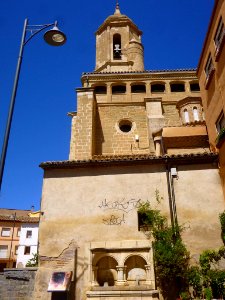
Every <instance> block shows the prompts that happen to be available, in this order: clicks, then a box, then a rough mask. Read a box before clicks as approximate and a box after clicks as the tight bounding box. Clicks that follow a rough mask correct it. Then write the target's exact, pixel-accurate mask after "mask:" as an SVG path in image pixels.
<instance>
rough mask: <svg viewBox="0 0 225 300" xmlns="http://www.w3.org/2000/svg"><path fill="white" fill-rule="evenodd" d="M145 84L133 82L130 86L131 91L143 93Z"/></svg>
mask: <svg viewBox="0 0 225 300" xmlns="http://www.w3.org/2000/svg"><path fill="white" fill-rule="evenodd" d="M145 92H146V88H145V84H133V85H132V86H131V93H145Z"/></svg>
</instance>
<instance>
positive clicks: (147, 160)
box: [39, 152, 218, 170]
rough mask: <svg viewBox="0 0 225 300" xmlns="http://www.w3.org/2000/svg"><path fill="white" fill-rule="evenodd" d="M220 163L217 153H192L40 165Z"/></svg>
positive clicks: (72, 167)
mask: <svg viewBox="0 0 225 300" xmlns="http://www.w3.org/2000/svg"><path fill="white" fill-rule="evenodd" d="M206 163H218V154H216V153H212V152H210V153H207V152H206V153H192V154H177V155H175V154H174V155H163V156H155V155H148V154H145V155H141V154H139V155H124V156H123V155H121V156H116V155H113V156H102V155H99V156H94V157H93V158H91V159H86V160H66V161H48V162H43V163H41V164H40V165H39V167H41V168H42V169H44V170H48V169H74V168H87V167H106V166H107V167H108V166H130V165H135V166H137V165H145V166H146V165H152V164H161V165H167V164H177V165H179V164H180V165H191V164H206Z"/></svg>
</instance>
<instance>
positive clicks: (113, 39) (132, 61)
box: [95, 2, 144, 72]
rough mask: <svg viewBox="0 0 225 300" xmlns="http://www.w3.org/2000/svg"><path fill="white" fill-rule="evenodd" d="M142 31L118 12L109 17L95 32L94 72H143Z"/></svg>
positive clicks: (118, 9) (117, 5) (117, 9)
mask: <svg viewBox="0 0 225 300" xmlns="http://www.w3.org/2000/svg"><path fill="white" fill-rule="evenodd" d="M141 35H142V31H140V30H139V29H138V27H137V26H136V25H135V24H134V23H133V21H132V20H131V19H130V18H128V17H127V16H125V15H122V14H121V12H120V8H119V4H118V2H117V4H116V9H115V13H114V14H113V15H111V16H109V17H108V18H107V19H106V20H105V21H104V22H103V24H102V25H101V26H100V27H99V28H98V30H97V32H96V67H95V72H120V71H122V72H128V71H143V70H144V59H143V45H142V43H141Z"/></svg>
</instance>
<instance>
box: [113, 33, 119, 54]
mask: <svg viewBox="0 0 225 300" xmlns="http://www.w3.org/2000/svg"><path fill="white" fill-rule="evenodd" d="M113 59H121V35H120V34H118V33H116V34H114V36H113Z"/></svg>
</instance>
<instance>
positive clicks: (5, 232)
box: [1, 228, 11, 237]
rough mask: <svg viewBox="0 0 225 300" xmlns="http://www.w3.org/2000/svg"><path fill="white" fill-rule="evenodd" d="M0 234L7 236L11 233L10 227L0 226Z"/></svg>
mask: <svg viewBox="0 0 225 300" xmlns="http://www.w3.org/2000/svg"><path fill="white" fill-rule="evenodd" d="M1 235H2V236H6V237H9V236H10V235H11V229H10V228H2V234H1Z"/></svg>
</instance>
